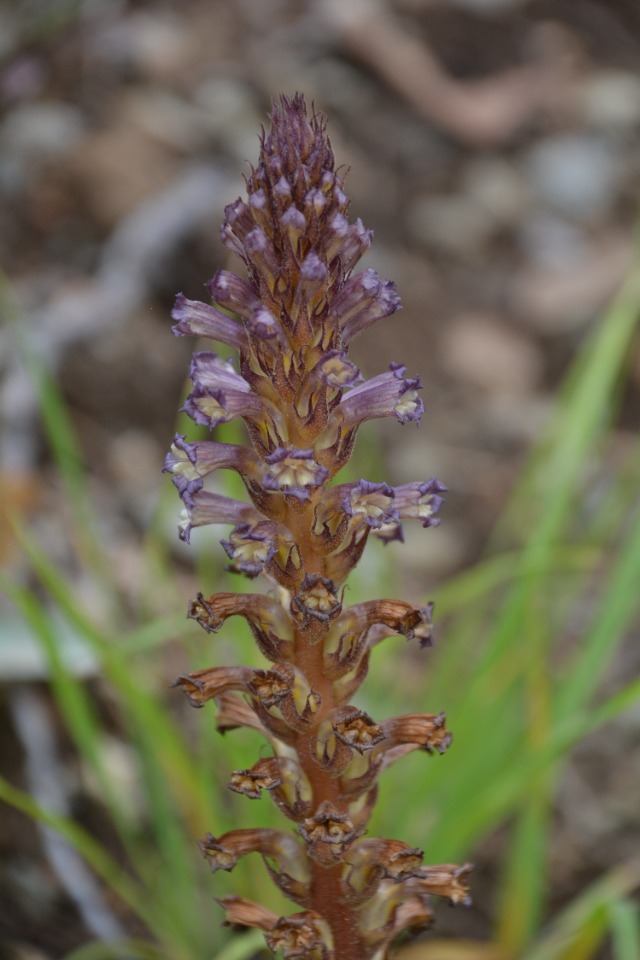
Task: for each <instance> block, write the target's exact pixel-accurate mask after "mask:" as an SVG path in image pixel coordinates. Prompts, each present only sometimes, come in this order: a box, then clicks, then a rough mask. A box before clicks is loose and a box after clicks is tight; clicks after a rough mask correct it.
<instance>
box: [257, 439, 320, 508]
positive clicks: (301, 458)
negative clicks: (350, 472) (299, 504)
mask: <svg viewBox="0 0 640 960" xmlns="http://www.w3.org/2000/svg"><path fill="white" fill-rule="evenodd" d="M266 462H267V463H268V464H269V471H268V472H267V474H266V476H265V477H264V479H263V481H262V486H263V487H264V489H265V490H278V491H280V492H282V493H288V494H290V495H291V496H293V497H297V498H298V499H299V500H308V499H309V490H310V489H311V488H313V487H319V486H321V485H322V484H323V483H324V481H325V480H326V479H327V477H328V476H329V471H328V470H327V469H326V467H322V466H320V464H319V463H316V461H315V459H314V455H313V450H297V449H294V448H286V447H278V448H277V449H276V450H274V451H273V453H272V454H270V455H269V456H268V457H267V458H266Z"/></svg>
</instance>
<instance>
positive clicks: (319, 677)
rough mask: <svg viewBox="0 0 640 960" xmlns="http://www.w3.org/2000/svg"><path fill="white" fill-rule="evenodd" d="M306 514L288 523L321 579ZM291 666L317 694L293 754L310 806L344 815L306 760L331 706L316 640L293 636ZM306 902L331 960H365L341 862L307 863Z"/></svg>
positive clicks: (330, 780)
mask: <svg viewBox="0 0 640 960" xmlns="http://www.w3.org/2000/svg"><path fill="white" fill-rule="evenodd" d="M306 507H307V508H306V510H303V511H296V517H295V520H293V518H292V521H293V524H294V526H295V528H296V533H295V535H296V538H297V543H298V546H299V549H300V554H301V557H302V560H303V563H304V568H305V569H306V570H307V571H309V572H313V573H319V574H320V575H321V576H324V575H325V561H324V558H323V557H321V556H319V555H317V554H316V553H315V550H314V546H313V542H312V537H313V535H312V532H311V529H312V524H313V502H311V503H309V504H307V505H306ZM294 649H295V661H294V662H295V665H296V666H297V667H298V668H299V669H300V670H301V671H302V673H303V674H304V676H305V677H306V678H307V681H308V682H309V683H310V685H311V687H312V688H313V689H314V690H317V692H318V693H319V694H320V697H321V703H320V708H319V710H318V713H317V715H316V717H315V718H314V722H313V724H312V726H311V729H309V730H304V731H302V732H301V733H299V735H298V738H297V742H296V750H297V753H298V758H299V762H300V766H301V767H302V769H303V771H304V773H305V775H306V777H307V779H308V781H309V784H310V786H311V790H312V793H313V807H314V809H317V808H318V807H319V805H320V804H321V803H322V802H323V801H329V802H330V803H331V804H333V805H334V806H335V807H337V808H338V809H339V810H340V811H341V812H344V813H348V802H347V801H345V800H344V798H342V797H341V796H340V787H339V782H338V779H337V778H336V777H332V776H330V775H329V773H328V772H327V771H326V770H323V768H322V767H321V766H320V764H318V763H317V762H316V761H315V760H314V758H313V755H312V746H313V740H314V737H315V735H316V730H317V728H318V726H319V725H320V724H321V723H322V721H323V719H324V718H325V717H326V716H327V714H329V713H330V711H331V710H333V709H334V707H335V706H336V703H335V700H334V695H333V683H332V681H331V680H330V679H329V678H328V677H327V676H326V675H325V670H324V662H323V643H322V640H320V641H316V642H315V643H313V644H311V643H309V642H308V640H307V639H306V637H305V635H304V631H302V630H300V629H298V630H296V631H295V642H294ZM310 862H311V903H310V906H311V908H312V909H313V910H317V911H318V912H319V913H320V914H321V915H322V916H323V917H324V918H325V919H326V921H327V923H328V924H329V926H330V928H331V933H332V936H333V950H334V956H335V957H336V960H338V958H339V960H365V958H366V955H367V948H366V945H365V944H364V943H363V942H362V939H361V936H360V934H359V927H358V917H357V914H356V911H355V909H354V908H353V907H352V906H351V905H350V904H349V903H348V902H347V901H345V899H344V896H343V893H342V884H341V876H342V872H343V870H344V864H343V863H336V864H334V865H331V866H324V865H323V864H320V863H317V862H316V861H314V860H311V861H310Z"/></svg>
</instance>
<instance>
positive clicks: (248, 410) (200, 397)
mask: <svg viewBox="0 0 640 960" xmlns="http://www.w3.org/2000/svg"><path fill="white" fill-rule="evenodd" d="M180 409H181V410H182V411H183V412H184V413H186V414H188V415H189V416H190V417H191V419H192V420H193V421H194V423H199V424H201V425H202V426H205V427H209V429H210V430H213V429H214V427H217V426H218V424H220V423H228V421H229V420H233V419H235V417H248V418H250V419H254V420H256V419H260V418H262V417H263V416H264V406H263V404H262V402H261V400H260V398H259V397H258V396H256V395H255V394H254V393H247V392H245V391H239V390H228V389H225V390H212V389H211V388H210V387H202V386H200V385H199V384H198V385H197V386H196V388H195V390H192V391H191V393H190V394H189V396H188V397H187V399H186V400H185V402H184V404H183V405H182V407H181V408H180Z"/></svg>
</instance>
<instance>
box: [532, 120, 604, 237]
mask: <svg viewBox="0 0 640 960" xmlns="http://www.w3.org/2000/svg"><path fill="white" fill-rule="evenodd" d="M619 167H620V163H619V158H618V155H617V153H616V151H615V149H614V146H613V144H611V143H610V142H608V141H606V140H605V139H603V138H600V137H596V136H592V135H589V134H561V135H559V136H556V137H549V138H548V139H547V140H544V141H542V142H541V143H539V144H537V145H536V146H535V147H534V148H533V149H532V150H531V151H530V152H529V154H528V155H527V157H526V168H527V169H528V171H529V175H530V177H531V182H532V185H533V188H534V190H535V192H536V193H537V195H538V197H539V198H540V200H541V201H542V203H545V204H548V205H549V206H550V207H552V208H553V209H554V210H557V211H558V212H559V213H562V214H565V215H567V216H570V217H573V218H575V219H576V220H577V221H578V222H581V223H591V222H593V221H597V220H599V219H600V218H602V217H604V216H605V215H606V214H607V213H608V212H609V210H610V208H611V205H612V203H613V201H614V199H615V194H616V189H617V185H618V174H619V172H620V171H619Z"/></svg>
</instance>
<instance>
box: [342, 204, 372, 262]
mask: <svg viewBox="0 0 640 960" xmlns="http://www.w3.org/2000/svg"><path fill="white" fill-rule="evenodd" d="M372 242H373V230H367V229H365V226H364V224H363V222H362V220H361V219H360V217H358V219H357V220H356V222H355V223H354V224H351V226H350V227H349V229H348V231H347V235H346V237H345V239H344V242H343V244H342V249H341V250H340V260H341V263H342V269H343V270H344V272H345V273H350V272H351V270H353V268H354V267H355V265H356V263H357V262H358V260H360V258H361V257H363V256H364V254H365V253H366V252H367V250H368V249H369V247H370V246H371V244H372Z"/></svg>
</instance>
